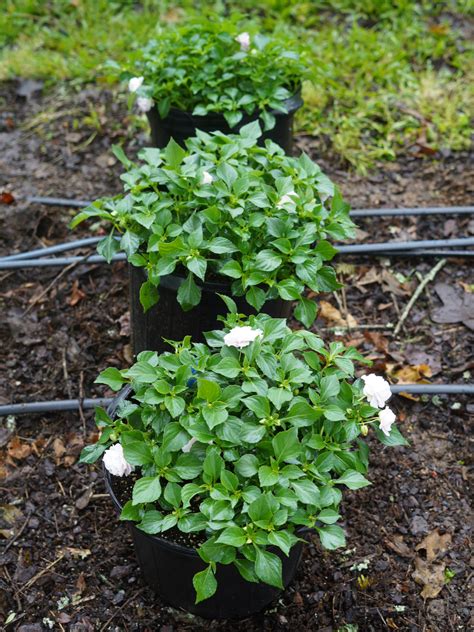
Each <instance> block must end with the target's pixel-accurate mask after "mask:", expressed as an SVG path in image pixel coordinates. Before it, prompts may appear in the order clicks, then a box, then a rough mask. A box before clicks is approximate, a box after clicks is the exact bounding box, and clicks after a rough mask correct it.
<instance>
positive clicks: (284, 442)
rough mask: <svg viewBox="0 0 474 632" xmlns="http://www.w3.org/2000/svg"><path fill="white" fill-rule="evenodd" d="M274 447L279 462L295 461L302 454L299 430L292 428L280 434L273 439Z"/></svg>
mask: <svg viewBox="0 0 474 632" xmlns="http://www.w3.org/2000/svg"><path fill="white" fill-rule="evenodd" d="M272 446H273V451H274V453H275V457H276V459H277V461H278V462H280V461H288V460H291V459H295V458H296V457H298V456H299V455H300V452H301V444H300V442H299V441H298V429H297V428H290V429H289V430H284V431H283V432H279V433H278V434H277V435H276V436H275V437H274V438H273V439H272Z"/></svg>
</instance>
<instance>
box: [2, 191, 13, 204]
mask: <svg viewBox="0 0 474 632" xmlns="http://www.w3.org/2000/svg"><path fill="white" fill-rule="evenodd" d="M14 201H15V198H14V197H13V195H12V194H11V193H10V192H9V191H3V193H0V202H1V203H2V204H13V202H14Z"/></svg>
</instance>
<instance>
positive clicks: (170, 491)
mask: <svg viewBox="0 0 474 632" xmlns="http://www.w3.org/2000/svg"><path fill="white" fill-rule="evenodd" d="M163 495H164V498H165V500H166V502H168V503H169V504H170V505H171V506H172V507H174V508H175V509H176V508H177V507H179V506H180V505H181V485H178V483H168V484H167V485H166V487H165V491H164V494H163Z"/></svg>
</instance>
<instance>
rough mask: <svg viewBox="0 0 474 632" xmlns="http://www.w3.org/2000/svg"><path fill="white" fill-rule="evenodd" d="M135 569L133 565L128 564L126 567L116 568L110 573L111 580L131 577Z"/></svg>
mask: <svg viewBox="0 0 474 632" xmlns="http://www.w3.org/2000/svg"><path fill="white" fill-rule="evenodd" d="M133 569H134V566H133V565H132V564H127V565H126V566H114V567H113V569H112V570H111V571H110V578H111V579H123V578H124V577H127V576H128V575H130V573H131V572H132V571H133Z"/></svg>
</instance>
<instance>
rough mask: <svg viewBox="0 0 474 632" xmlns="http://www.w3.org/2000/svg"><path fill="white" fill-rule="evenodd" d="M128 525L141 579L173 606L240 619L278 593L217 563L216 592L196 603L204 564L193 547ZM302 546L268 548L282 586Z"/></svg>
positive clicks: (209, 615)
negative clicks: (277, 561)
mask: <svg viewBox="0 0 474 632" xmlns="http://www.w3.org/2000/svg"><path fill="white" fill-rule="evenodd" d="M104 473H105V485H106V488H107V491H108V492H109V494H110V496H111V497H112V501H113V503H114V505H115V507H116V509H117V510H118V511H121V510H122V506H121V504H120V502H119V500H118V499H117V497H116V495H115V493H114V490H113V479H112V477H111V476H110V473H109V472H107V470H105V468H104ZM128 526H129V529H130V533H131V535H132V538H133V544H134V548H135V553H136V556H137V559H138V563H139V565H140V568H141V571H142V574H143V577H144V579H145V581H146V583H147V584H148V585H149V586H150V587H151V588H152V589H153V590H154V591H155V592H156V593H157V594H158V595H159V596H160V597H161V598H162V599H163V601H166V602H167V603H168V604H170V605H171V606H173V607H175V608H182V609H183V610H187V611H188V612H192V613H193V614H196V615H199V616H200V617H205V618H206V619H243V618H245V617H248V616H250V615H251V614H254V613H255V612H259V611H260V610H263V609H264V608H265V607H266V606H267V605H268V604H269V603H271V602H272V601H273V600H274V599H276V598H277V597H278V595H279V594H280V593H281V591H280V590H279V589H278V588H273V587H272V586H268V585H267V584H254V583H250V582H247V581H245V579H243V578H242V577H241V575H240V573H239V572H238V570H237V569H236V568H235V567H234V566H233V565H232V564H229V565H223V564H218V565H217V570H216V579H217V591H216V593H215V594H214V596H212V597H210V598H209V599H206V600H205V601H202V602H201V603H198V604H197V605H196V604H195V603H194V602H195V599H196V593H195V590H194V586H193V576H194V575H195V574H196V573H198V572H199V571H202V570H204V569H205V568H206V564H204V562H203V561H202V560H201V558H200V557H199V555H198V554H197V553H196V551H195V550H194V549H192V548H190V547H186V546H183V545H180V544H175V543H174V542H171V541H170V540H165V539H164V538H160V537H158V536H156V535H148V534H147V533H144V532H143V531H140V529H138V528H137V527H136V526H135V525H134V523H132V522H130V523H128ZM302 549H303V543H302V542H298V543H297V544H296V545H295V546H294V547H293V548H292V549H291V551H290V555H289V557H286V556H285V555H283V554H282V553H281V552H280V551H279V549H272V552H274V553H276V554H277V555H278V556H279V557H280V558H281V560H282V565H283V584H284V586H285V588H286V586H288V584H289V583H290V582H291V580H292V579H293V577H294V575H295V573H296V569H297V567H298V564H299V561H300V558H301V554H302Z"/></svg>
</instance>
